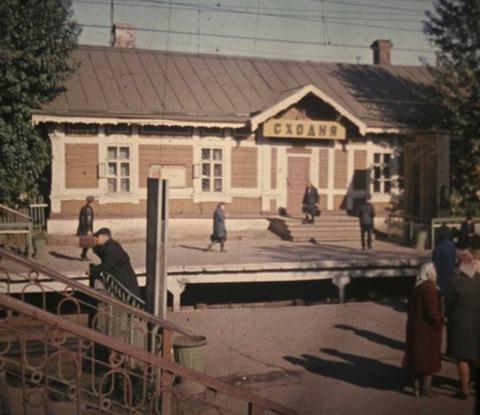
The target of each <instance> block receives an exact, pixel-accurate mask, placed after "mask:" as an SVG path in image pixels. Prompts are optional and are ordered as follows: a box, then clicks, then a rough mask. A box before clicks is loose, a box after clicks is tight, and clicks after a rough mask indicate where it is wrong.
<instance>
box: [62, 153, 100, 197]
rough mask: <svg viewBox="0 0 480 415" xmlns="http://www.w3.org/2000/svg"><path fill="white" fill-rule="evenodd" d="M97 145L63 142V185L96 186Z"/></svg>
mask: <svg viewBox="0 0 480 415" xmlns="http://www.w3.org/2000/svg"><path fill="white" fill-rule="evenodd" d="M97 166H98V145H97V144H65V187H66V188H67V189H74V188H76V189H78V188H82V189H85V188H97V187H98V172H97Z"/></svg>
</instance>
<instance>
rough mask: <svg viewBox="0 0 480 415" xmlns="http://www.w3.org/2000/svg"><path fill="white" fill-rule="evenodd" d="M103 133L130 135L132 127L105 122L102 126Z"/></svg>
mask: <svg viewBox="0 0 480 415" xmlns="http://www.w3.org/2000/svg"><path fill="white" fill-rule="evenodd" d="M104 128H105V135H131V134H132V127H131V125H128V124H107V125H105V126H104Z"/></svg>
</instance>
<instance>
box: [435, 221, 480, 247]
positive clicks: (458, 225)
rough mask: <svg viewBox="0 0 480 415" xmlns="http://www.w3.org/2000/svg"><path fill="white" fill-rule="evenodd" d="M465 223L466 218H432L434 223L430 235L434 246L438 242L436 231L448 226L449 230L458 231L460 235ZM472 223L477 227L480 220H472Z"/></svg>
mask: <svg viewBox="0 0 480 415" xmlns="http://www.w3.org/2000/svg"><path fill="white" fill-rule="evenodd" d="M464 221H465V217H455V216H452V217H443V218H432V223H431V225H430V235H431V238H432V239H431V240H432V244H434V243H435V242H436V230H437V229H438V228H440V227H442V226H443V225H445V226H447V227H448V228H449V229H452V228H453V229H456V230H457V231H458V233H460V229H461V226H462V223H463V222H464ZM472 221H473V223H474V224H475V225H477V224H479V223H480V218H479V217H475V218H472Z"/></svg>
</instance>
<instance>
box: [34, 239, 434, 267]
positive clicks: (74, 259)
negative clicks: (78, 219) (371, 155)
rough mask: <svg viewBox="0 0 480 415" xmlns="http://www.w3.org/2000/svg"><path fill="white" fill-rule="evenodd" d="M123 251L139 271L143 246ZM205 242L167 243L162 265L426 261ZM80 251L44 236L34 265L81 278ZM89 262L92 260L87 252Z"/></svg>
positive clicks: (377, 250)
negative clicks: (222, 250)
mask: <svg viewBox="0 0 480 415" xmlns="http://www.w3.org/2000/svg"><path fill="white" fill-rule="evenodd" d="M120 242H121V243H122V245H123V247H124V248H125V250H126V251H127V252H128V254H129V255H130V258H131V262H132V265H133V267H134V268H136V269H142V268H144V267H145V241H144V240H134V241H120ZM207 244H208V240H206V239H204V238H192V236H191V235H190V236H189V237H188V239H187V238H185V239H184V238H182V237H178V236H177V237H176V238H175V239H173V238H171V239H170V241H169V244H168V266H169V268H175V267H180V266H186V265H191V266H196V265H198V266H207V267H208V266H212V267H213V266H215V267H217V268H218V266H224V267H225V268H226V269H228V267H229V266H230V265H232V266H234V265H239V264H265V263H301V262H309V261H320V260H327V259H328V260H336V261H347V260H348V261H356V260H358V261H362V262H363V261H370V260H380V259H384V260H398V259H418V260H421V261H425V260H427V259H428V258H429V256H430V253H429V252H428V251H417V250H415V249H412V248H408V247H402V246H398V245H395V244H392V243H388V242H383V241H374V243H373V248H374V249H372V250H367V251H362V250H361V247H360V242H358V243H357V242H352V241H349V242H343V243H335V244H333V243H330V244H312V243H309V242H304V243H298V242H296V243H294V242H289V241H283V240H281V239H279V238H278V237H277V236H275V235H273V234H271V233H270V232H268V231H258V232H254V231H250V232H232V233H230V234H229V238H228V241H227V243H226V249H227V252H225V253H220V252H218V250H219V246H218V245H217V246H215V247H214V251H213V252H206V247H207ZM80 252H81V249H80V248H79V247H78V239H77V238H75V237H73V236H64V237H62V236H55V237H50V238H49V241H48V245H47V246H46V252H45V253H44V254H43V255H41V256H39V257H37V258H36V260H37V261H38V262H40V263H42V264H44V265H47V266H49V267H52V268H54V269H56V270H58V271H62V272H68V273H69V274H71V273H77V272H78V273H80V274H83V273H84V272H85V270H86V269H87V268H88V262H84V261H81V259H80ZM89 258H90V259H91V260H92V261H93V262H98V258H97V257H96V256H95V255H94V254H93V253H91V252H90V253H89Z"/></svg>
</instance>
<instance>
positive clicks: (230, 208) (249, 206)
mask: <svg viewBox="0 0 480 415" xmlns="http://www.w3.org/2000/svg"><path fill="white" fill-rule="evenodd" d="M225 209H226V210H227V212H231V213H246V214H251V213H255V214H259V213H260V212H261V210H262V199H261V198H259V197H256V198H253V197H233V198H232V203H229V204H227V206H226V208H225ZM227 226H228V225H227Z"/></svg>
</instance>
